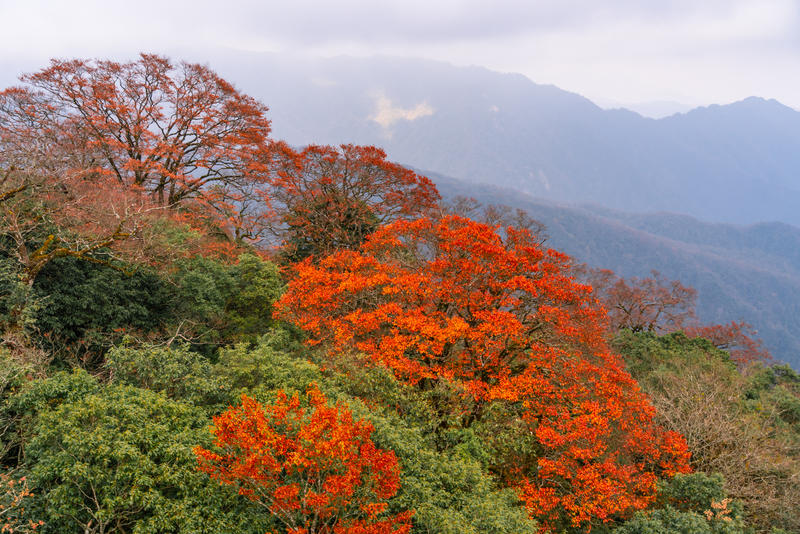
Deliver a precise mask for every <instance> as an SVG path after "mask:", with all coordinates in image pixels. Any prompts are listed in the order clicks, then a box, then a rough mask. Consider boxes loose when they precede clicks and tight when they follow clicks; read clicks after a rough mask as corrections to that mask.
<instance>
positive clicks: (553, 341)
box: [278, 216, 688, 528]
mask: <svg viewBox="0 0 800 534" xmlns="http://www.w3.org/2000/svg"><path fill="white" fill-rule="evenodd" d="M570 265H571V263H570V259H569V258H568V257H567V256H565V255H563V254H561V253H558V252H556V251H553V250H543V249H542V248H541V247H540V245H539V244H538V242H537V239H536V236H534V235H533V234H532V233H531V232H530V231H528V230H520V229H515V228H507V229H506V230H505V232H504V237H502V236H501V235H499V234H498V233H497V231H496V229H495V228H493V227H490V226H488V225H485V224H480V223H476V222H473V221H470V220H469V219H465V218H462V217H458V216H447V217H444V218H443V219H442V220H440V221H431V220H429V219H419V220H416V221H411V222H409V221H398V222H395V223H393V224H390V225H388V226H386V227H383V228H381V229H379V230H378V231H377V232H376V233H374V234H373V235H372V236H370V238H369V239H368V240H367V241H366V243H365V244H364V245H363V246H362V247H361V249H360V250H359V251H340V252H338V253H335V254H333V255H331V256H329V257H327V258H324V259H323V260H321V261H320V262H318V263H317V264H314V263H312V262H310V261H304V262H302V263H300V264H298V265H297V266H296V267H295V269H296V277H295V278H294V279H293V280H292V281H291V282H290V283H289V287H288V289H287V292H286V293H285V295H284V296H283V298H282V299H281V301H280V302H279V303H278V310H279V311H278V313H279V314H280V316H281V317H283V318H286V319H289V320H291V321H293V322H295V323H296V324H298V325H299V326H301V327H302V328H304V329H306V330H307V331H308V332H309V335H310V343H312V344H317V343H322V342H325V343H330V344H331V345H332V347H333V349H334V350H336V349H344V350H346V349H347V348H348V347H354V348H356V349H358V350H360V351H362V352H364V353H366V354H367V355H368V356H370V357H371V358H373V359H374V360H375V361H376V362H379V363H381V364H384V365H386V366H388V367H389V368H391V369H393V370H394V371H395V373H396V374H397V375H398V376H399V377H400V378H402V379H405V380H407V381H408V382H410V383H412V384H425V381H431V380H433V381H435V380H439V379H442V378H445V379H450V380H455V381H457V382H458V383H460V384H461V385H462V386H463V387H464V390H465V391H466V392H468V394H469V395H470V396H471V397H472V398H473V399H474V400H476V401H477V403H478V404H479V405H480V404H481V403H485V402H489V401H504V402H509V403H512V404H515V405H518V406H522V408H523V412H522V413H523V420H524V421H525V423H526V424H527V425H528V428H529V432H531V433H533V434H535V436H536V437H537V440H538V443H539V447H540V450H539V452H538V453H537V455H536V458H535V460H534V462H533V463H532V464H523V465H518V466H517V468H516V469H514V470H513V472H510V473H507V474H506V475H507V478H508V479H510V480H511V481H512V483H513V484H515V485H517V486H518V487H519V488H520V495H521V496H522V497H523V498H524V500H525V502H526V504H527V505H528V509H529V511H530V512H531V514H532V515H534V516H536V517H537V518H539V519H541V520H542V521H544V523H545V524H546V525H549V526H551V527H553V528H555V527H556V525H559V524H564V523H565V522H566V523H567V524H571V525H573V526H585V525H588V524H591V522H592V521H596V520H607V519H610V518H612V517H618V516H620V515H624V514H628V513H631V512H632V511H633V510H636V509H641V508H644V507H645V506H647V505H648V504H649V503H651V502H652V500H653V498H654V496H655V481H656V478H657V475H659V474H666V475H669V474H672V473H675V472H678V471H685V470H687V469H688V452H687V450H686V444H685V442H684V440H683V438H682V437H680V436H677V435H674V434H671V433H667V432H663V431H662V430H661V429H659V428H657V427H656V426H655V425H654V424H653V422H652V418H653V410H652V408H651V406H650V405H649V403H648V402H647V399H646V397H645V396H644V394H643V393H641V391H640V390H639V388H638V386H637V384H636V383H635V381H634V380H633V379H632V378H631V377H630V375H628V374H627V373H626V372H625V371H624V370H623V368H622V364H621V360H620V358H619V357H617V356H616V355H613V354H611V353H610V352H609V350H608V348H607V347H606V345H605V342H604V336H603V333H604V321H605V318H604V314H603V311H602V309H601V308H600V307H599V306H597V305H596V302H595V300H594V299H593V297H592V295H591V291H592V290H591V288H590V287H589V286H585V285H581V284H578V283H576V282H575V281H574V279H573V277H572V274H573V273H572V272H571V267H570Z"/></svg>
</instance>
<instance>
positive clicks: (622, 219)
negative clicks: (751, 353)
mask: <svg viewBox="0 0 800 534" xmlns="http://www.w3.org/2000/svg"><path fill="white" fill-rule="evenodd" d="M429 175H430V176H431V178H432V179H433V180H434V181H435V182H436V184H437V186H438V187H439V189H440V191H441V192H442V194H443V195H444V196H445V197H453V196H459V195H460V196H470V197H473V198H476V199H477V200H479V201H481V202H483V203H485V204H505V205H509V206H512V207H519V208H522V209H525V210H526V211H527V212H528V213H529V214H530V215H531V216H532V217H533V218H535V219H537V220H539V221H541V222H542V223H544V224H545V225H546V226H547V230H546V234H547V236H548V241H547V244H548V246H550V247H553V248H556V249H559V250H562V251H564V252H566V253H568V254H570V255H572V256H573V257H575V258H576V259H578V260H580V261H583V262H586V263H588V264H590V265H592V266H595V267H604V268H610V269H612V270H614V271H615V272H617V273H618V274H620V275H622V276H626V277H629V276H647V275H649V273H650V270H651V269H657V270H659V271H660V272H661V273H662V274H664V275H665V276H666V277H668V278H670V279H679V280H681V281H682V282H683V283H685V284H687V285H690V286H693V287H695V288H696V289H697V290H698V315H699V316H700V318H701V320H702V321H704V322H709V323H722V322H728V321H731V320H741V319H743V320H745V321H747V322H749V323H751V324H753V325H754V326H755V327H756V329H757V330H758V332H759V335H760V336H761V337H762V338H763V339H764V342H765V344H766V345H767V346H768V348H769V349H770V350H771V351H772V352H773V354H774V355H775V356H776V358H778V359H780V360H784V361H786V362H788V363H790V364H791V365H793V366H794V367H795V368H798V367H800V229H798V228H794V227H792V226H789V225H785V224H780V223H769V224H756V225H751V226H734V225H728V224H712V223H703V222H701V221H698V220H696V219H693V218H691V217H688V216H683V215H674V214H669V213H657V214H651V215H643V214H626V213H621V212H616V211H612V210H609V209H606V208H597V207H592V206H580V207H578V206H569V205H559V204H555V203H552V202H548V201H543V200H541V199H535V198H533V197H531V196H529V195H526V194H524V193H521V192H519V191H513V190H509V189H503V188H498V187H492V186H485V185H478V184H472V183H469V182H465V181H460V180H455V179H452V178H447V177H444V176H441V175H432V174H430V173H429Z"/></svg>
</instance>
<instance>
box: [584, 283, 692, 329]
mask: <svg viewBox="0 0 800 534" xmlns="http://www.w3.org/2000/svg"><path fill="white" fill-rule="evenodd" d="M587 273H588V276H587V278H588V281H589V283H591V285H592V286H593V287H594V288H595V294H596V295H597V297H598V298H599V299H600V301H601V302H602V303H603V305H604V306H605V307H606V310H607V311H608V318H609V322H610V324H611V328H612V329H613V330H620V329H623V328H628V329H630V330H632V331H634V332H659V333H665V332H674V331H676V330H680V329H681V328H683V327H684V326H685V325H686V324H688V323H689V322H690V321H692V320H693V319H694V318H695V312H694V308H695V301H696V299H697V291H696V290H695V289H694V288H691V287H687V286H684V285H683V284H681V283H680V281H678V280H666V279H665V278H664V277H663V276H662V275H661V274H660V273H659V272H658V271H652V276H649V277H646V278H638V277H632V278H629V279H625V278H621V277H618V276H617V275H615V274H614V273H613V272H612V271H609V270H606V269H600V270H587Z"/></svg>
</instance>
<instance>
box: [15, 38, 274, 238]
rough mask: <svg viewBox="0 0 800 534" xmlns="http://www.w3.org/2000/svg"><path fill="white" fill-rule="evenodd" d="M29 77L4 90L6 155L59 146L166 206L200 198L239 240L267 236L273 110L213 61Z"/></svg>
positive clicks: (149, 61)
mask: <svg viewBox="0 0 800 534" xmlns="http://www.w3.org/2000/svg"><path fill="white" fill-rule="evenodd" d="M21 81H22V83H23V85H21V86H19V87H12V88H9V89H6V90H5V91H2V92H0V143H1V144H2V148H3V151H4V152H6V153H8V152H9V151H21V152H27V153H31V152H32V151H37V150H38V151H43V150H47V149H48V148H47V147H54V146H55V147H58V148H59V149H60V152H61V153H72V154H79V155H80V156H81V158H82V160H83V162H82V167H86V168H92V169H94V170H95V171H96V172H97V173H99V174H101V175H103V176H107V177H110V178H112V179H114V180H115V181H117V182H118V183H119V184H120V185H122V186H125V187H128V186H132V187H137V188H140V189H143V190H145V191H147V192H148V193H149V194H150V195H151V197H152V198H153V200H154V201H155V202H156V203H158V204H160V205H163V206H171V207H179V206H180V207H183V208H186V207H188V204H190V203H191V204H192V208H193V209H195V210H196V209H197V208H198V207H199V208H201V209H203V210H208V213H214V214H215V216H216V217H217V219H218V221H219V222H220V223H222V224H223V225H224V226H225V227H226V229H227V230H229V231H231V232H232V233H234V234H235V237H237V238H240V239H245V238H258V237H260V236H261V234H262V232H263V230H264V224H263V223H264V218H265V212H266V211H268V209H267V207H266V206H265V205H264V203H263V198H262V196H261V195H260V192H259V191H258V184H259V183H261V182H262V181H263V179H264V178H265V177H266V175H267V173H268V170H267V169H268V162H269V148H268V142H267V136H268V134H269V131H270V124H269V121H268V120H267V119H266V117H265V115H264V114H265V112H266V109H267V108H266V107H265V106H264V105H262V104H261V103H259V102H258V101H256V100H254V99H253V98H251V97H248V96H246V95H244V94H242V93H240V92H239V91H237V90H236V89H235V88H234V87H233V86H232V85H231V84H230V83H228V82H226V81H225V80H224V79H222V78H221V77H220V76H218V75H217V74H216V73H214V72H213V71H212V70H211V69H209V68H208V67H206V66H203V65H198V64H192V63H179V64H177V65H176V64H173V63H172V62H171V61H170V60H168V59H167V58H165V57H161V56H157V55H151V54H142V55H141V57H140V58H139V59H138V60H137V61H131V62H127V63H118V62H114V61H87V60H77V59H76V60H69V61H68V60H52V61H51V64H50V66H49V67H48V68H46V69H43V70H41V71H39V72H36V73H32V74H26V75H24V76H22V77H21Z"/></svg>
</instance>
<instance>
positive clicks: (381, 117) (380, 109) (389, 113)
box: [369, 93, 434, 130]
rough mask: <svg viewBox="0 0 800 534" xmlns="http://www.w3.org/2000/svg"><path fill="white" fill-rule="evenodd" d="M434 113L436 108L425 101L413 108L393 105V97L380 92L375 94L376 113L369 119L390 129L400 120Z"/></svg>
mask: <svg viewBox="0 0 800 534" xmlns="http://www.w3.org/2000/svg"><path fill="white" fill-rule="evenodd" d="M433 113H434V109H433V108H432V107H431V106H430V105H428V103H427V102H425V101H423V102H420V103H419V104H417V105H416V106H414V107H413V108H402V107H399V106H395V105H393V104H392V101H391V99H389V98H388V97H387V96H386V95H385V94H382V93H380V94H377V95H375V113H374V114H373V115H371V116H370V117H369V119H370V120H371V121H373V122H377V123H378V124H380V125H381V127H383V129H384V130H389V129H391V127H392V126H393V125H394V124H395V123H397V122H398V121H415V120H417V119H420V118H422V117H429V116H431V115H433Z"/></svg>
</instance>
